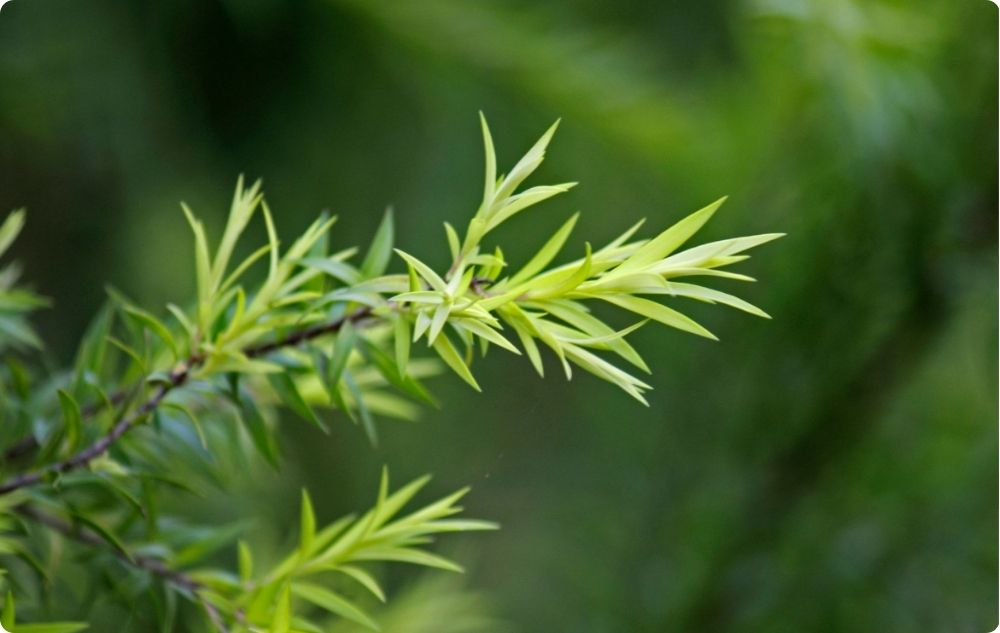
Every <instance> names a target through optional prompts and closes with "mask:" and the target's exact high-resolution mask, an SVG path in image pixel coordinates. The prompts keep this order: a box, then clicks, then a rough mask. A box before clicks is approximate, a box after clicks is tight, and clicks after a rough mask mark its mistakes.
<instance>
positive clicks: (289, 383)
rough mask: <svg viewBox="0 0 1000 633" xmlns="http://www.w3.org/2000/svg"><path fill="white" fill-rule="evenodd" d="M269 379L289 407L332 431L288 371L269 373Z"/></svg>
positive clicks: (300, 415)
mask: <svg viewBox="0 0 1000 633" xmlns="http://www.w3.org/2000/svg"><path fill="white" fill-rule="evenodd" d="M267 380H268V382H270V383H271V387H272V388H273V389H274V391H275V392H276V393H277V394H278V397H279V398H281V401H282V402H284V403H285V405H286V406H287V407H288V408H289V409H291V410H292V411H294V412H295V413H296V414H297V415H298V416H299V417H300V418H302V419H303V420H305V421H306V422H309V423H311V424H314V425H315V426H317V427H318V428H319V429H320V430H322V431H323V432H324V433H329V432H330V430H329V429H328V428H327V427H326V425H325V424H323V421H322V420H320V419H319V417H318V416H317V415H316V412H315V411H313V409H312V407H310V406H309V403H308V402H306V400H305V398H303V397H302V394H301V393H300V392H299V388H298V387H297V386H296V385H295V380H294V379H293V378H292V377H291V375H290V374H289V373H288V372H287V371H285V372H281V373H272V374H268V375H267Z"/></svg>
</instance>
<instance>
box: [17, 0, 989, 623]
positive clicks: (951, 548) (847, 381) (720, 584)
mask: <svg viewBox="0 0 1000 633" xmlns="http://www.w3.org/2000/svg"><path fill="white" fill-rule="evenodd" d="M480 109H481V110H483V111H484V112H485V114H486V115H487V117H488V118H489V120H490V122H491V125H492V127H493V132H494V137H495V138H496V140H497V145H498V152H499V155H500V162H501V164H502V165H509V164H510V163H511V162H512V161H513V160H515V159H516V158H517V157H519V156H520V153H521V152H523V151H524V150H526V149H527V147H528V146H529V145H530V143H531V142H533V141H534V139H535V138H536V137H537V136H538V135H539V134H540V133H541V132H542V131H543V130H544V128H545V127H546V126H547V125H548V124H549V123H551V122H552V120H554V119H555V118H557V117H562V119H563V125H562V127H561V128H560V131H559V133H558V135H557V137H556V139H555V141H554V144H553V146H552V148H551V150H550V152H549V159H548V161H547V162H546V164H545V165H544V166H543V167H542V169H541V174H540V175H539V176H538V177H536V179H535V182H539V183H540V182H546V181H564V180H579V181H580V182H581V185H580V186H579V187H578V188H576V189H575V190H573V191H572V192H571V193H570V194H568V195H566V196H563V197H561V198H560V199H558V200H557V201H554V202H551V203H547V204H546V205H545V206H544V207H542V208H541V209H539V210H537V211H534V212H532V213H530V214H526V215H525V216H524V217H522V218H519V219H518V220H517V221H516V222H513V223H512V226H511V227H509V228H506V227H505V230H503V231H501V235H498V237H497V240H498V241H500V242H501V243H502V244H503V245H504V248H505V250H507V251H508V252H509V253H510V254H511V258H512V259H513V260H514V261H519V258H521V257H524V256H525V255H526V254H528V253H529V252H530V249H531V248H532V247H537V246H538V244H540V243H541V242H542V241H543V240H544V239H545V238H546V237H547V234H548V232H551V231H552V230H554V229H555V227H557V226H558V225H559V223H561V221H562V220H564V219H565V218H566V217H567V216H568V215H569V213H570V212H572V211H573V210H576V209H580V210H582V211H583V217H582V219H581V222H580V224H579V225H578V229H577V237H576V240H577V241H576V244H578V245H582V241H583V240H584V239H589V240H591V241H594V242H595V243H599V242H601V241H602V240H606V239H610V238H611V237H613V236H614V235H616V234H617V233H618V232H620V230H622V229H624V228H625V227H626V226H628V225H630V224H632V223H633V222H634V221H635V220H637V219H639V218H641V217H647V218H649V223H648V224H647V226H649V227H650V229H649V230H653V229H655V228H656V227H664V226H666V225H668V224H669V223H671V222H673V221H675V220H677V219H679V218H680V217H682V216H683V215H685V214H686V213H688V212H690V211H693V210H694V209H697V208H699V207H701V206H703V205H704V204H705V203H707V202H709V201H711V200H713V199H715V198H717V197H718V196H720V195H722V194H729V195H730V201H729V203H727V205H726V206H725V207H723V210H722V212H721V213H720V214H719V215H717V216H716V219H715V220H714V221H713V224H712V225H710V226H709V227H707V229H706V234H705V236H704V237H705V239H710V238H711V239H714V238H721V237H729V236H731V235H736V234H749V233H754V232H767V231H785V232H787V233H788V234H789V235H788V237H787V238H785V239H784V240H781V241H779V242H777V243H775V244H772V245H768V246H767V247H765V248H764V249H761V250H760V251H759V252H758V253H757V255H756V256H755V258H754V259H753V260H752V261H751V262H749V263H748V265H747V266H746V272H749V273H750V274H752V275H754V276H757V277H758V278H760V279H761V280H762V281H761V283H759V284H757V285H755V286H752V287H750V288H749V289H741V290H744V292H743V293H742V294H743V295H744V296H746V297H747V298H748V299H750V300H751V301H753V302H754V303H757V304H758V305H760V306H762V307H763V308H764V309H765V310H767V311H768V312H770V313H771V314H772V315H773V316H774V317H775V318H774V320H773V321H770V322H767V321H762V320H755V319H750V318H747V317H746V316H745V315H741V314H739V313H735V312H728V311H723V310H721V309H704V310H703V309H699V306H695V307H693V308H692V309H691V310H690V312H691V313H692V315H693V316H695V317H697V318H699V320H702V321H703V322H704V323H705V324H706V325H707V326H708V327H709V328H710V329H711V330H713V331H714V332H716V333H717V334H718V335H719V336H720V337H721V338H722V342H721V343H712V342H708V341H705V340H702V339H698V338H696V337H691V336H686V335H684V334H681V333H678V332H668V331H664V330H663V329H661V328H652V327H650V328H646V329H644V330H643V331H641V332H639V333H637V334H636V335H635V336H634V342H635V344H636V346H637V347H638V349H640V351H642V353H643V355H644V356H646V358H647V360H649V362H650V365H651V366H652V367H653V368H654V371H655V376H654V378H653V380H652V381H651V382H652V383H653V384H654V385H655V387H656V390H655V391H654V392H652V394H651V397H650V403H651V406H650V408H648V409H645V408H642V407H641V406H639V405H637V404H636V403H635V402H634V401H632V400H630V399H629V398H628V397H627V396H626V395H625V394H623V393H621V392H619V391H618V390H617V389H615V388H614V387H612V386H610V385H607V384H604V383H600V382H599V381H597V380H596V379H592V378H591V377H589V376H581V377H580V379H578V380H575V381H574V382H573V383H572V384H566V383H565V382H564V381H563V380H562V379H561V378H559V377H557V376H555V375H553V376H550V377H549V378H547V379H546V380H544V381H540V380H538V379H537V377H536V376H534V374H533V372H532V371H531V370H530V366H529V365H528V363H527V362H526V361H524V360H523V359H518V358H515V357H512V356H507V357H505V356H503V355H502V354H498V353H497V354H493V355H491V358H490V359H489V362H485V363H479V364H478V366H477V373H478V374H479V375H480V383H481V384H482V385H483V386H484V388H485V393H483V394H474V393H472V392H470V391H469V390H468V389H467V388H465V387H464V385H462V384H460V383H459V382H458V381H457V380H455V379H453V378H443V379H440V380H437V381H435V382H434V383H433V386H434V387H436V391H437V393H438V394H439V396H440V399H441V400H442V402H443V403H445V404H444V406H443V407H442V408H441V410H439V411H428V413H427V415H426V416H425V419H424V421H422V422H420V423H419V424H417V425H409V424H397V423H391V422H390V423H384V424H383V427H384V428H383V432H382V436H383V444H382V446H380V447H379V448H377V449H373V448H372V447H370V446H369V445H368V444H367V442H366V440H365V439H364V437H363V433H361V432H360V431H359V430H358V429H357V428H354V427H352V426H351V425H349V424H342V425H339V426H338V427H337V429H336V431H335V432H334V434H333V435H332V436H331V437H322V436H318V435H317V434H316V433H315V432H314V431H313V430H311V429H306V428H303V425H301V424H297V423H294V422H293V421H290V422H289V424H288V425H287V429H288V431H287V433H286V434H285V436H284V440H285V448H286V450H287V451H288V452H289V454H290V455H291V456H292V457H291V459H290V460H289V462H288V465H287V466H286V467H285V469H284V470H283V472H282V476H281V477H275V476H274V475H273V474H271V473H270V472H261V473H260V474H256V473H255V474H253V475H252V476H250V475H248V484H247V490H245V491H237V492H236V493H234V494H232V495H229V496H225V495H222V494H221V493H220V495H218V497H217V498H215V499H213V500H212V501H211V503H212V507H213V510H212V511H213V512H216V513H218V514H220V515H227V516H228V515H230V514H231V515H232V516H239V515H240V514H253V515H260V516H262V517H263V520H264V521H265V523H266V525H264V526H263V528H262V529H265V532H266V531H267V530H271V531H272V532H274V533H281V531H282V530H287V529H289V527H290V526H291V527H294V522H295V505H296V502H297V493H296V490H297V488H298V487H299V486H300V485H302V484H303V483H306V484H308V485H309V486H310V487H311V488H312V490H313V497H314V499H315V500H316V503H317V506H318V511H319V513H320V514H321V515H323V516H324V517H327V518H329V517H333V516H335V515H337V514H339V513H342V512H346V511H348V510H353V509H356V508H361V507H364V506H365V505H366V504H367V503H369V502H370V499H371V498H372V495H373V494H374V489H375V485H376V481H377V472H378V469H379V468H380V467H381V464H383V463H388V464H390V465H391V467H392V469H393V472H394V474H395V479H396V480H397V481H402V480H403V479H404V478H406V477H410V476H413V475H417V474H420V473H423V472H432V473H434V474H435V475H436V479H435V484H434V487H435V488H436V491H438V492H443V491H447V490H451V489H453V488H455V487H456V486H461V485H464V484H466V483H471V484H472V485H473V486H474V491H473V493H472V495H471V496H470V498H469V503H468V507H469V509H470V513H471V514H474V515H476V516H480V517H484V518H491V519H496V520H498V521H500V522H501V523H502V524H503V525H504V529H503V530H502V531H501V532H499V533H496V534H488V535H485V536H482V535H481V536H476V537H472V538H470V539H469V540H468V542H467V543H466V545H467V546H468V547H467V548H466V549H465V550H464V552H465V553H463V554H461V556H462V557H463V558H464V559H465V560H466V561H471V562H472V565H471V570H470V573H469V577H468V579H467V580H468V585H469V586H471V587H474V588H475V589H477V590H483V591H485V592H487V593H488V594H490V596H491V598H492V601H493V604H494V605H495V606H494V608H495V610H496V613H498V614H499V615H500V616H501V617H502V618H503V619H504V620H506V621H507V622H509V623H510V625H511V628H512V629H514V630H523V631H574V632H577V633H587V632H591V631H593V632H606V631H613V632H619V631H620V632H647V631H648V632H652V631H684V632H690V631H740V632H748V631H749V632H754V631H778V632H781V631H789V632H791V631H859V632H862V631H864V632H869V631H969V632H978V631H986V630H989V629H992V628H993V627H994V626H995V625H996V622H997V619H996V616H997V606H998V605H997V555H998V552H997V538H996V535H997V518H998V517H997V495H998V490H997V470H998V460H997V444H998V438H997V353H996V352H997V345H998V341H997V273H996V271H997V237H996V236H997V204H998V200H997V162H996V161H997V9H996V8H995V7H994V6H993V5H992V4H990V3H988V2H985V1H981V0H977V1H972V0H963V1H957V0H927V1H925V2H920V3H917V2H903V1H902V0H867V1H864V2H862V1H860V0H858V1H849V0H722V1H713V2H698V3H695V2H678V1H663V0H660V1H657V0H651V1H628V2H625V1H621V0H619V1H617V2H609V1H607V0H604V1H598V0H570V1H565V2H561V3H538V2H522V1H518V2H491V1H480V2H473V1H465V2H461V1H452V2H445V1H419V2H418V1H413V2H373V1H365V0H336V1H335V0H174V1H171V2H139V1H128V2H126V1H121V0H119V1H111V0H14V1H13V2H11V3H10V4H7V5H6V6H4V8H3V10H2V12H0V209H10V208H15V207H19V206H26V207H28V209H29V224H28V227H27V229H26V232H25V234H24V237H23V239H22V240H21V241H20V242H19V243H18V244H17V245H16V247H15V256H16V257H17V258H19V259H21V260H22V261H23V262H24V264H25V266H26V269H27V276H28V277H29V278H30V279H32V280H33V283H34V285H35V287H36V288H37V289H38V290H40V291H41V292H42V293H44V294H46V295H48V296H50V297H52V298H53V299H54V300H55V302H56V304H55V308H54V309H52V310H48V311H46V312H45V313H44V314H42V315H40V316H39V318H38V322H39V325H40V327H41V329H42V331H43V333H44V336H45V337H46V339H47V340H48V341H49V345H50V350H49V351H50V353H51V355H52V357H53V359H55V360H58V361H61V362H65V361H67V360H68V359H69V358H70V357H71V354H72V350H73V345H74V342H75V340H76V339H77V338H78V336H79V335H80V334H81V332H82V330H83V328H84V326H85V324H86V323H87V320H88V318H89V317H90V315H91V314H92V313H93V312H94V311H95V310H96V309H97V307H98V306H99V305H100V303H101V302H102V300H103V297H104V291H103V284H104V283H105V282H110V283H113V284H114V285H116V286H118V287H120V288H122V289H123V290H125V291H126V292H128V293H129V294H131V295H132V296H133V297H136V298H137V299H139V300H140V301H142V302H143V303H145V304H147V305H149V306H151V307H155V306H162V305H163V304H164V303H165V302H166V301H168V300H177V299H182V300H183V299H184V298H186V297H188V296H189V294H190V292H191V290H192V287H193V273H192V270H191V263H190V262H191V261H192V257H191V251H190V248H191V246H190V238H189V234H188V229H187V227H186V225H185V223H184V221H183V218H182V216H181V214H180V213H179V208H178V205H177V203H178V202H179V201H180V200H181V199H183V200H185V201H187V202H188V203H189V204H191V206H192V207H193V208H194V209H195V210H196V211H198V212H199V213H200V214H201V215H202V216H204V217H205V218H206V221H207V222H208V224H209V226H210V227H214V228H215V229H216V232H215V235H218V228H219V227H220V225H221V223H222V221H223V218H224V213H225V212H226V209H227V206H228V198H229V196H230V194H231V190H232V187H233V185H234V183H235V179H236V177H237V175H238V174H239V173H245V174H247V175H248V176H249V177H251V178H253V177H258V176H259V177H262V178H263V179H264V183H265V190H266V192H267V195H268V199H269V201H270V203H271V206H272V208H273V209H274V210H275V213H276V214H277V219H278V223H279V229H280V230H281V232H282V233H283V234H284V235H286V236H289V235H293V234H295V233H296V232H297V231H300V230H301V229H302V228H304V226H305V225H306V224H307V223H308V222H309V221H311V219H312V218H313V217H315V215H316V214H317V213H318V212H319V211H321V210H323V209H330V210H331V211H332V212H333V213H336V214H338V215H339V216H340V218H341V221H340V222H339V223H338V225H337V226H336V227H335V233H334V243H336V244H340V245H342V246H349V245H354V244H365V243H367V241H368V240H369V236H370V235H371V233H372V231H373V230H374V228H375V226H376V224H377V222H378V220H379V217H380V215H381V213H382V210H383V208H384V207H385V205H387V204H394V205H395V207H396V210H397V218H398V221H399V233H400V238H399V242H400V244H401V246H402V247H404V248H406V249H407V250H409V251H410V252H413V253H415V254H417V255H418V256H421V257H424V256H426V257H428V258H430V259H431V260H432V261H433V262H434V263H436V264H439V265H440V264H444V262H443V261H437V260H435V259H434V257H435V256H439V259H440V255H441V254H443V253H444V252H445V249H444V235H443V231H442V229H441V223H442V221H444V220H446V219H447V220H451V221H453V222H455V221H458V222H456V223H461V222H463V221H464V219H465V218H466V217H468V215H469V214H470V213H471V212H472V211H473V210H474V207H475V205H476V204H477V201H478V196H479V195H480V193H479V192H480V190H481V189H480V188H481V184H480V179H481V160H482V159H481V145H480V139H479V130H478V121H477V118H476V112H477V110H480ZM577 250H578V249H577ZM251 479H252V481H249V480H251ZM251 484H252V485H251ZM227 513H228V514H227ZM428 630H434V629H433V628H430V629H428ZM390 633H392V632H391V631H390Z"/></svg>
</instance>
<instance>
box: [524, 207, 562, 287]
mask: <svg viewBox="0 0 1000 633" xmlns="http://www.w3.org/2000/svg"><path fill="white" fill-rule="evenodd" d="M579 218H580V213H579V212H576V213H574V214H573V215H572V216H570V218H569V219H568V220H566V221H565V222H564V223H563V225H562V226H560V227H559V230H558V231H556V232H555V233H554V234H553V235H552V237H550V238H549V240H548V241H547V242H545V245H544V246H542V248H541V249H540V250H539V251H538V252H537V253H535V256H534V257H532V258H531V259H530V260H529V261H528V263H527V264H525V265H524V267H523V268H522V269H521V270H519V271H517V273H516V274H515V275H514V276H513V277H511V278H510V281H509V282H508V285H509V286H511V287H514V286H517V285H518V284H520V283H522V282H524V281H527V280H528V279H531V278H532V277H533V276H535V275H536V274H537V273H539V272H541V271H542V270H544V269H545V267H546V266H548V265H549V263H550V262H551V261H552V260H553V259H554V258H555V256H556V255H558V254H559V251H560V250H561V249H562V247H563V245H564V244H565V243H566V239H567V238H568V237H569V235H570V233H572V232H573V227H575V226H576V221H577V220H578V219H579Z"/></svg>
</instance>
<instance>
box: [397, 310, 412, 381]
mask: <svg viewBox="0 0 1000 633" xmlns="http://www.w3.org/2000/svg"><path fill="white" fill-rule="evenodd" d="M393 327H394V332H393V336H394V346H395V352H396V368H397V369H398V370H399V376H400V378H402V377H403V376H405V375H406V366H407V364H408V363H409V362H410V321H409V319H407V318H406V317H405V316H403V315H401V314H400V315H397V316H396V320H395V321H394V323H393Z"/></svg>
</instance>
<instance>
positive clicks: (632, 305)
mask: <svg viewBox="0 0 1000 633" xmlns="http://www.w3.org/2000/svg"><path fill="white" fill-rule="evenodd" d="M599 298H600V299H603V300H604V301H607V302H608V303H613V304H615V305H616V306H619V307H621V308H625V309H626V310H629V311H631V312H635V313H636V314H640V315H642V316H644V317H648V318H650V319H653V320H654V321H659V322H660V323H663V324H664V325H669V326H670V327H673V328H677V329H678V330H684V331H685V332H691V333H692V334H697V335H698V336H704V337H705V338H710V339H712V340H713V341H717V340H719V339H718V338H716V336H715V335H714V334H712V333H711V332H709V331H708V330H706V329H705V328H704V327H702V326H701V325H699V324H698V323H697V322H695V321H694V320H693V319H691V318H690V317H687V316H685V315H683V314H681V313H680V312H678V311H677V310H674V309H673V308H668V307H667V306H665V305H661V304H659V303H656V302H655V301H650V300H649V299H642V298H640V297H632V296H629V295H599Z"/></svg>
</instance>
